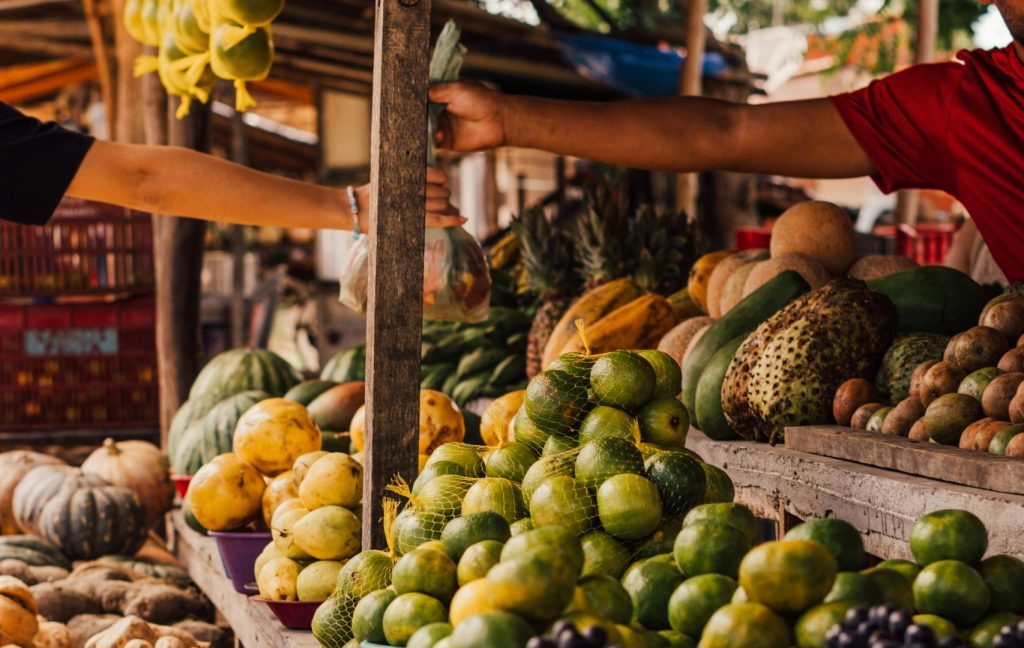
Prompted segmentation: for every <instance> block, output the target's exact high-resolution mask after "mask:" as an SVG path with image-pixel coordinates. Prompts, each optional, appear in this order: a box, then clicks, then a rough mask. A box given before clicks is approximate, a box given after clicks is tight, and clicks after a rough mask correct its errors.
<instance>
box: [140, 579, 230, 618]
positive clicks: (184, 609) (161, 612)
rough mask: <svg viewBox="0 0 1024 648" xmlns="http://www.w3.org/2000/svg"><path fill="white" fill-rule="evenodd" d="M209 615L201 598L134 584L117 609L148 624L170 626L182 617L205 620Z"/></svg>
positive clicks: (164, 587)
mask: <svg viewBox="0 0 1024 648" xmlns="http://www.w3.org/2000/svg"><path fill="white" fill-rule="evenodd" d="M210 612H211V610H210V604H209V603H208V602H207V601H206V599H205V598H201V597H199V596H196V595H194V594H192V593H190V592H187V591H185V590H180V589H178V588H176V587H173V586H171V585H162V584H147V585H136V587H135V588H134V589H132V590H130V591H129V592H128V593H127V594H126V596H125V598H124V605H123V607H122V608H121V613H122V614H124V615H125V616H132V615H134V616H137V617H140V618H142V619H145V620H146V621H149V622H152V623H173V622H175V621H181V620H182V619H184V618H186V617H194V618H206V617H209V616H210Z"/></svg>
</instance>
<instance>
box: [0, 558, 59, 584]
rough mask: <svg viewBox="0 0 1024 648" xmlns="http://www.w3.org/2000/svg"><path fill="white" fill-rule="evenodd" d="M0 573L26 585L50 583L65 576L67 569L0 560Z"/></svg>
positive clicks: (9, 559)
mask: <svg viewBox="0 0 1024 648" xmlns="http://www.w3.org/2000/svg"><path fill="white" fill-rule="evenodd" d="M0 575H3V576H13V577H15V578H17V579H18V580H20V581H21V582H23V583H25V584H26V585H37V584H39V583H52V582H54V581H59V580H63V579H65V578H67V576H68V571H67V570H66V569H62V568H60V567H33V566H32V565H29V564H28V563H26V562H24V561H21V560H14V559H12V558H8V559H7V560H0Z"/></svg>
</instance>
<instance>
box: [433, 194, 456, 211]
mask: <svg viewBox="0 0 1024 648" xmlns="http://www.w3.org/2000/svg"><path fill="white" fill-rule="evenodd" d="M426 206H427V211H428V212H434V213H442V212H445V211H448V209H449V208H451V209H452V210H454V209H455V208H454V207H451V203H449V202H448V198H447V197H445V198H427V203H426Z"/></svg>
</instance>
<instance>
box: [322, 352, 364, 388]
mask: <svg viewBox="0 0 1024 648" xmlns="http://www.w3.org/2000/svg"><path fill="white" fill-rule="evenodd" d="M320 380H331V381H334V382H336V383H347V382H355V381H364V380H366V346H364V345H362V344H361V345H359V346H354V347H351V348H349V349H345V350H344V351H341V352H339V353H338V354H336V355H335V356H334V357H333V358H331V359H330V360H328V361H327V364H326V365H324V368H323V371H321V372H320Z"/></svg>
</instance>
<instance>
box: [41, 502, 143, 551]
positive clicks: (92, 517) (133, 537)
mask: <svg viewBox="0 0 1024 648" xmlns="http://www.w3.org/2000/svg"><path fill="white" fill-rule="evenodd" d="M145 520H146V514H145V511H144V510H143V508H142V502H140V501H139V496H138V495H136V494H135V491H133V490H131V489H128V488H121V487H120V486H109V485H105V486H84V487H76V486H74V485H71V486H69V487H65V488H62V489H61V490H60V491H59V492H58V493H57V494H56V495H55V496H54V497H53V498H51V499H50V500H49V501H48V502H47V503H46V506H44V507H43V510H42V514H41V517H40V519H39V535H40V536H41V537H42V538H43V539H45V540H49V541H50V542H52V543H53V544H55V545H57V546H58V547H59V548H60V550H61V553H63V554H64V555H65V556H67V557H68V558H70V559H71V560H95V559H96V558H99V557H100V556H106V555H108V554H133V553H135V552H136V551H138V549H139V547H141V546H142V543H143V542H145V541H146V534H147V528H146V522H145Z"/></svg>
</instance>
